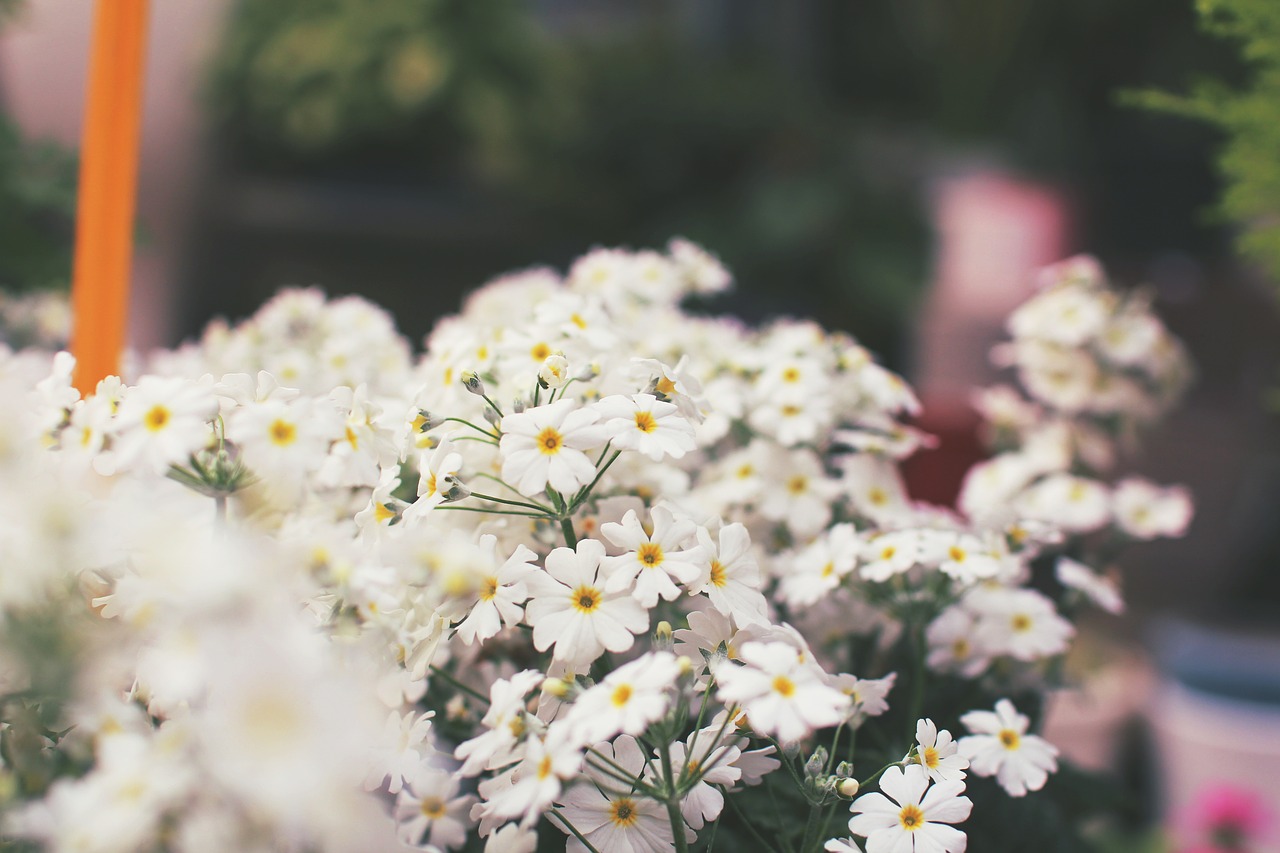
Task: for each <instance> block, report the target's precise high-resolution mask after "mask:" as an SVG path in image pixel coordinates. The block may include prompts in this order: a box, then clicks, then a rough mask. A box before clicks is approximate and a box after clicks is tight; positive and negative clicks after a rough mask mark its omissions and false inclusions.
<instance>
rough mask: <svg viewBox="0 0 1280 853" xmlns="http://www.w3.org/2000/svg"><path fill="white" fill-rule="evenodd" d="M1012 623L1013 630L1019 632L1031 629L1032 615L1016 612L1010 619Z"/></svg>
mask: <svg viewBox="0 0 1280 853" xmlns="http://www.w3.org/2000/svg"><path fill="white" fill-rule="evenodd" d="M1010 624H1011V625H1012V626H1013V630H1015V631H1018V632H1019V633H1021V632H1022V631H1028V630H1030V629H1031V617H1030V616H1028V615H1027V614H1025V613H1016V614H1014V617H1013V619H1012V620H1011V621H1010Z"/></svg>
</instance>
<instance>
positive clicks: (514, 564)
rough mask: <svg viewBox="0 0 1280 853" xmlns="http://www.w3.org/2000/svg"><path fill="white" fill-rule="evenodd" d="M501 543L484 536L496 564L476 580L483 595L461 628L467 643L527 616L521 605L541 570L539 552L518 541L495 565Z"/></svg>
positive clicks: (485, 546) (482, 547)
mask: <svg viewBox="0 0 1280 853" xmlns="http://www.w3.org/2000/svg"><path fill="white" fill-rule="evenodd" d="M406 512H407V510H406ZM497 545H498V538H497V537H496V536H494V535H493V534H485V535H484V536H481V537H480V550H481V551H482V552H483V553H484V555H485V557H486V558H487V559H486V563H487V565H489V566H492V568H491V569H490V570H489V571H487V572H486V573H485V574H484V575H483V576H482V577H481V578H480V579H479V582H478V583H477V584H476V587H477V595H478V596H479V597H478V599H477V601H476V603H475V605H474V606H473V607H472V608H471V613H470V614H468V615H467V618H466V619H464V620H463V621H462V622H461V623H460V624H459V625H458V628H457V633H458V637H459V639H461V640H462V642H464V643H466V644H467V645H471V644H472V643H474V642H476V641H477V640H478V641H480V642H484V641H485V640H487V639H489V638H490V637H493V636H496V635H497V633H498V632H499V631H500V630H502V626H503V625H504V624H505V625H507V626H511V625H515V624H517V623H518V622H519V621H520V620H521V618H523V617H524V610H523V609H522V608H521V607H520V605H521V604H523V603H524V602H525V600H526V599H527V598H528V597H529V590H528V587H527V586H526V584H525V583H524V582H525V581H526V580H528V579H529V578H530V577H533V575H534V573H535V572H537V571H538V568H537V566H535V565H534V560H536V559H537V558H538V555H537V554H535V553H533V552H532V551H530V550H529V549H528V548H526V547H525V546H523V545H517V546H516V549H515V551H514V552H513V553H512V554H511V556H510V557H508V558H507V559H506V561H505V562H504V563H503V564H502V565H501V566H497V565H495V564H496V563H497V558H496V554H495V549H496V548H497Z"/></svg>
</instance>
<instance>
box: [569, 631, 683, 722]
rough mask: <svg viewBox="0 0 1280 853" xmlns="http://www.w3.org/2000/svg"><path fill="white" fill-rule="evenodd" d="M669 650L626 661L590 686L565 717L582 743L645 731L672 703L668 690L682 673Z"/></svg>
mask: <svg viewBox="0 0 1280 853" xmlns="http://www.w3.org/2000/svg"><path fill="white" fill-rule="evenodd" d="M680 669H681V668H680V664H678V663H677V662H676V657H675V655H673V654H671V653H670V652H650V653H649V654H647V655H644V656H643V657H640V658H637V659H636V660H633V661H631V662H630V663H628V664H625V665H623V666H621V667H619V668H618V669H615V670H614V671H613V672H611V673H609V674H608V675H607V676H605V678H604V680H603V681H601V682H600V683H598V684H596V685H594V686H592V687H590V688H588V689H587V690H586V692H584V693H583V694H582V695H581V696H579V697H578V699H577V700H576V701H575V702H574V703H573V707H572V708H570V709H569V713H568V714H567V715H566V716H565V717H564V720H565V724H566V725H567V726H568V727H569V729H570V730H571V731H572V732H573V734H574V736H575V737H577V738H580V739H581V742H582V743H584V744H586V743H592V742H594V741H601V740H608V739H609V738H611V737H613V736H614V735H616V734H619V733H623V734H628V735H639V734H643V733H644V730H645V729H646V728H648V726H649V724H650V723H652V722H654V721H655V720H658V719H660V718H661V717H662V716H663V715H664V714H665V713H666V712H667V707H668V705H670V703H671V699H670V696H669V695H668V693H667V691H668V689H669V688H671V687H672V686H673V685H674V684H675V682H676V678H677V677H678V676H679V675H680Z"/></svg>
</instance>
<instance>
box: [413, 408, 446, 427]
mask: <svg viewBox="0 0 1280 853" xmlns="http://www.w3.org/2000/svg"><path fill="white" fill-rule="evenodd" d="M442 423H444V418H443V417H441V416H440V415H433V414H432V413H431V412H428V411H427V410H426V409H418V414H417V415H415V416H414V418H413V428H414V429H415V430H417V431H418V432H429V431H431V430H433V429H435V428H436V427H438V426H440V424H442Z"/></svg>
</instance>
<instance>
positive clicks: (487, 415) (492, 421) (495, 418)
mask: <svg viewBox="0 0 1280 853" xmlns="http://www.w3.org/2000/svg"><path fill="white" fill-rule="evenodd" d="M484 419H485V420H486V421H488V422H489V426H491V427H494V428H495V429H497V428H498V426H499V424H501V423H502V416H501V415H499V414H498V413H497V412H496V411H494V409H492V408H486V409H485V410H484Z"/></svg>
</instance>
